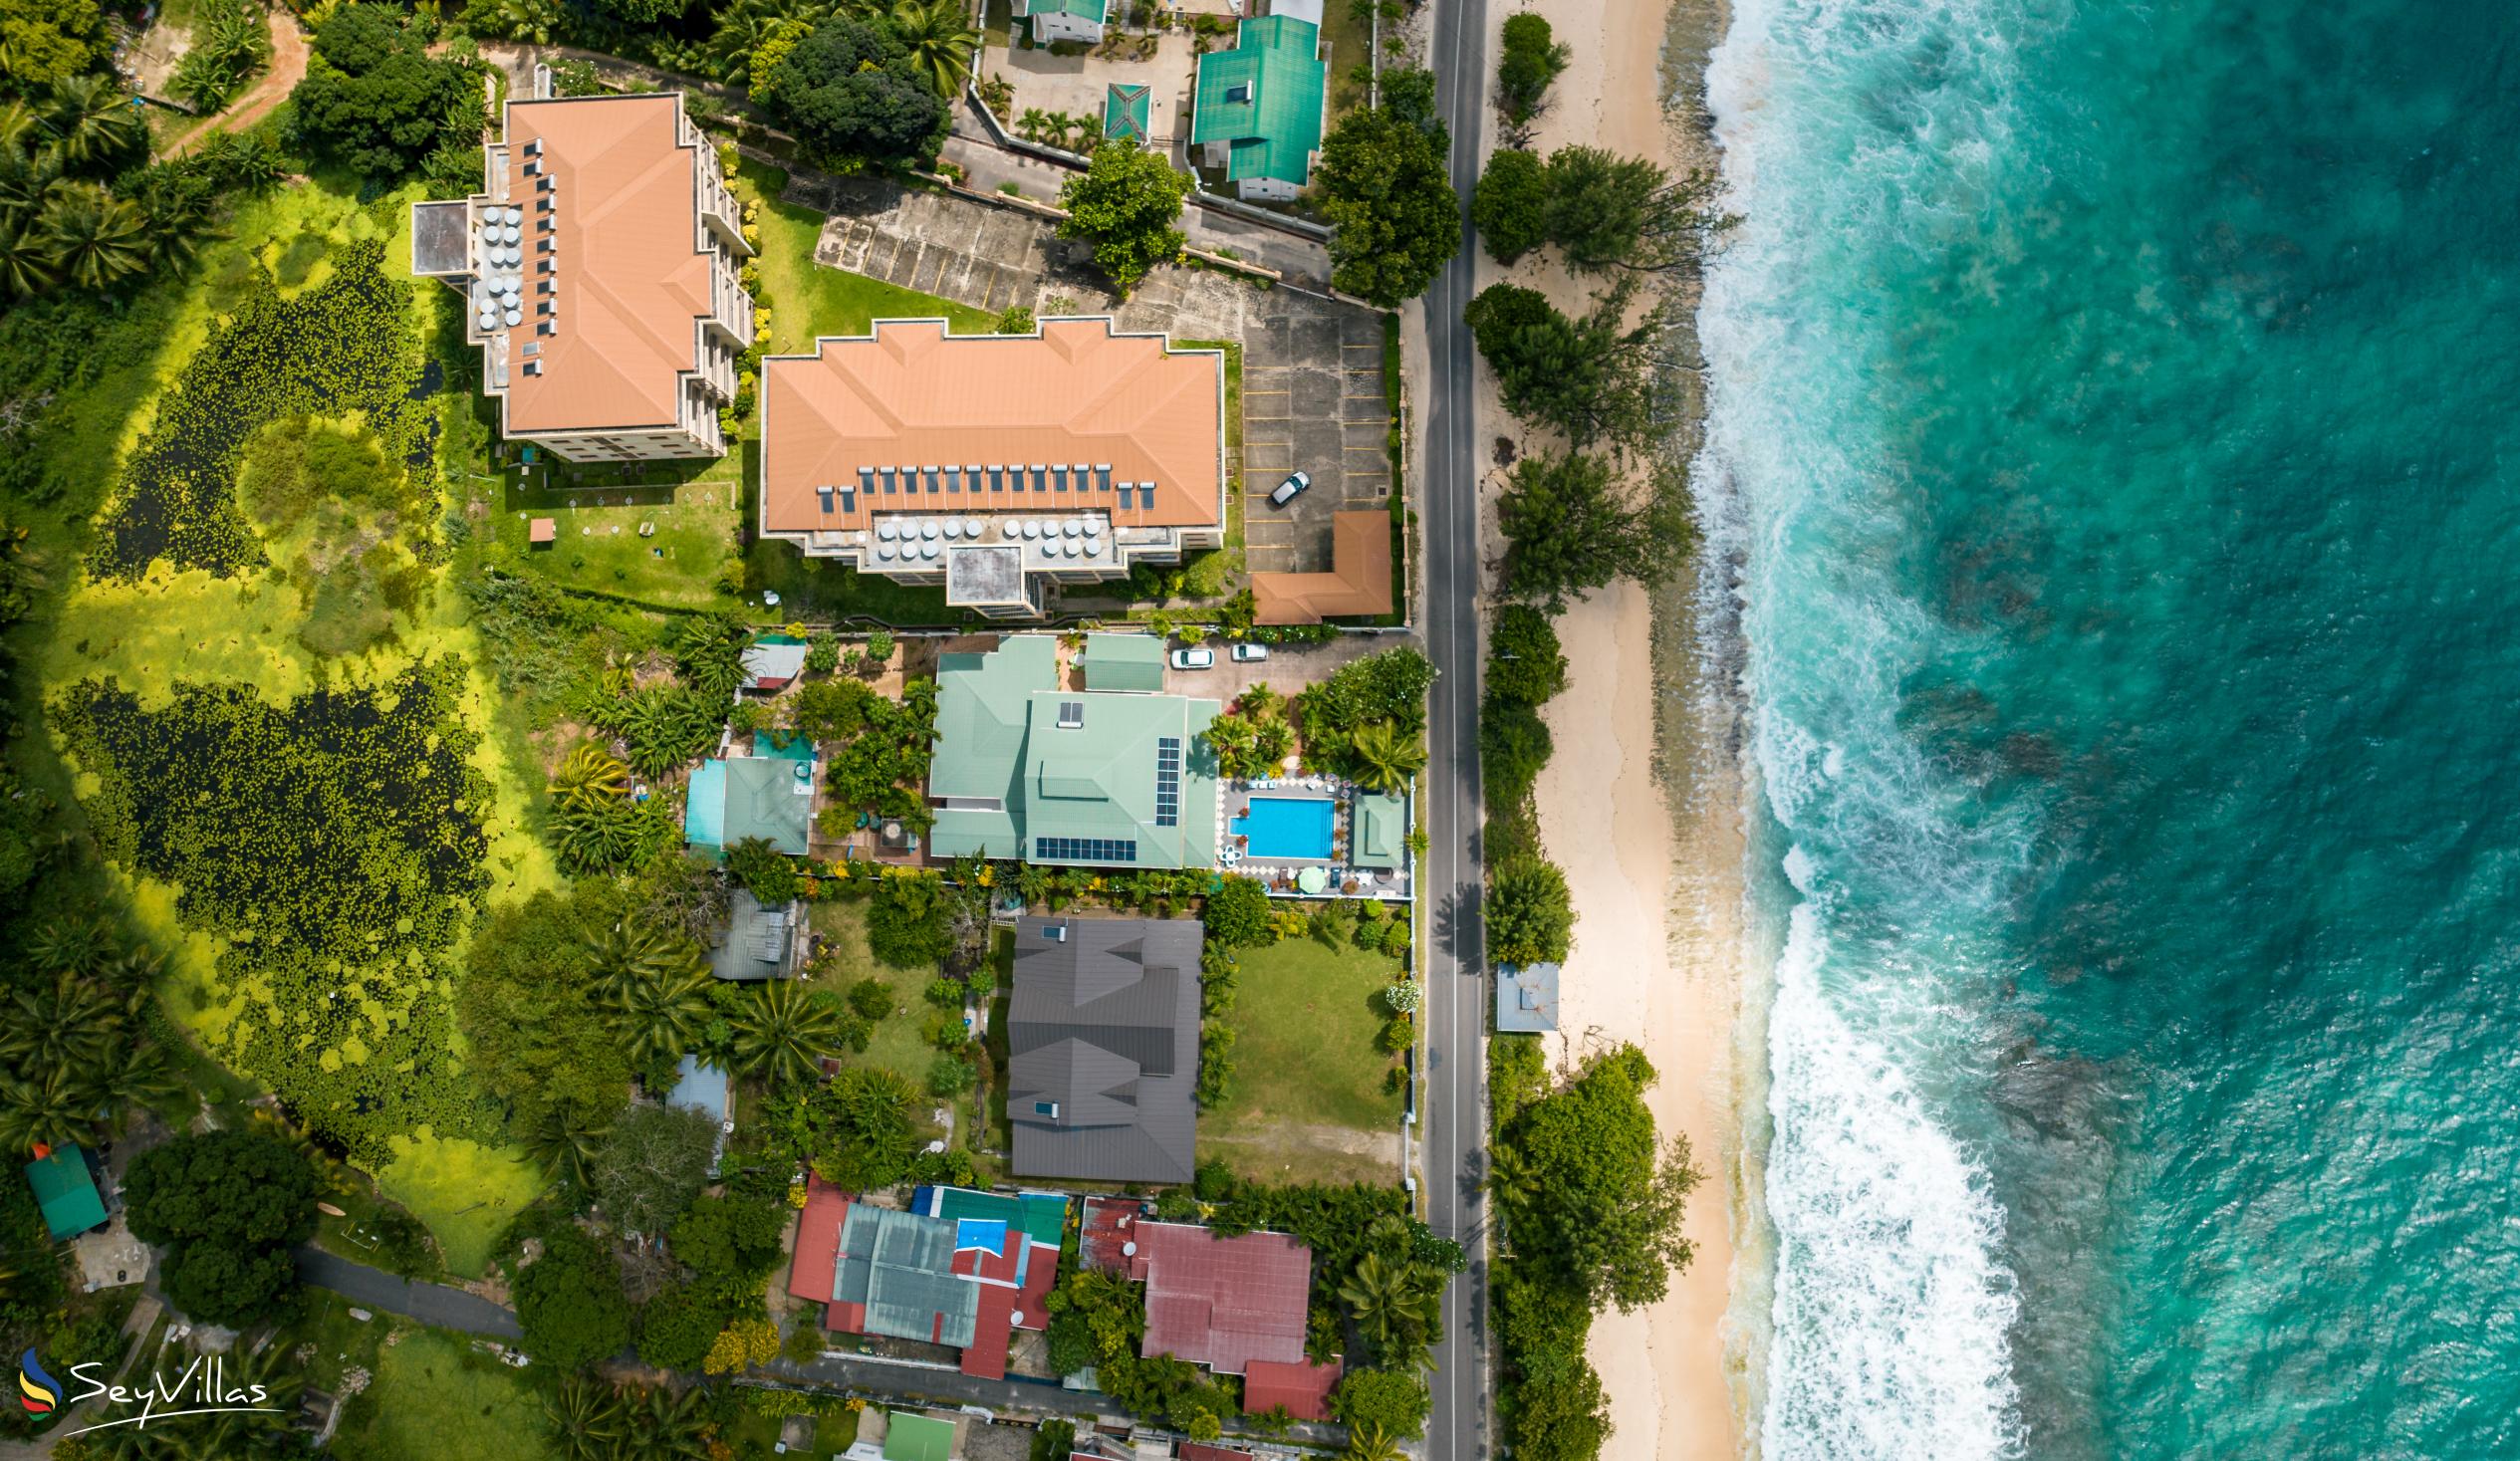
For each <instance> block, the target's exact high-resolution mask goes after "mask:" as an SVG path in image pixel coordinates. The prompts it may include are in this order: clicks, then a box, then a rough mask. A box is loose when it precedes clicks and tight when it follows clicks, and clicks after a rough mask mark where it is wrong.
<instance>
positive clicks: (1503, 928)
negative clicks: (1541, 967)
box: [1485, 857, 1575, 964]
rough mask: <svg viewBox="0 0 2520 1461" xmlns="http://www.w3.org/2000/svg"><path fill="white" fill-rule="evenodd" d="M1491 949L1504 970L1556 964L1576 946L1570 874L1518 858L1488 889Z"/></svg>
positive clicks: (1533, 859) (1547, 863) (1531, 859)
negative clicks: (1519, 966)
mask: <svg viewBox="0 0 2520 1461" xmlns="http://www.w3.org/2000/svg"><path fill="white" fill-rule="evenodd" d="M1485 912H1486V915H1487V948H1488V953H1489V954H1490V955H1492V956H1493V957H1494V958H1495V960H1496V962H1498V963H1500V964H1539V963H1555V962H1558V961H1560V960H1563V959H1564V958H1565V957H1566V956H1567V952H1568V950H1569V949H1571V948H1572V947H1574V942H1575V907H1574V902H1573V900H1572V899H1571V897H1570V896H1569V894H1568V892H1567V885H1566V873H1565V872H1564V871H1563V870H1561V869H1560V868H1559V866H1558V864H1557V863H1555V862H1551V861H1549V860H1547V859H1546V858H1542V857H1516V858H1513V859H1512V860H1510V861H1508V862H1506V863H1504V864H1503V865H1502V866H1500V867H1498V868H1497V869H1496V874H1495V877H1494V879H1493V881H1492V885H1491V886H1490V887H1489V888H1488V894H1487V906H1486V909H1485Z"/></svg>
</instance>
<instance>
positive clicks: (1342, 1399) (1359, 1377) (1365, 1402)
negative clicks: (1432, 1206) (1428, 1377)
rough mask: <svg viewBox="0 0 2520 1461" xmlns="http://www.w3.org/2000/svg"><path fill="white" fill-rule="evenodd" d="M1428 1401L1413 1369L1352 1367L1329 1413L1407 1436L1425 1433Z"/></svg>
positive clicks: (1332, 1397) (1424, 1384)
mask: <svg viewBox="0 0 2520 1461" xmlns="http://www.w3.org/2000/svg"><path fill="white" fill-rule="evenodd" d="M1368 1261H1369V1262H1371V1261H1372V1260H1370V1259H1369V1260H1368ZM1430 1404H1431V1399H1430V1397H1429V1396H1428V1395H1427V1393H1426V1382H1425V1381H1424V1380H1421V1379H1419V1378H1418V1377H1417V1375H1416V1373H1415V1372H1414V1371H1397V1370H1380V1369H1352V1370H1350V1371H1348V1374H1347V1377H1346V1378H1345V1379H1342V1380H1341V1381H1340V1382H1339V1389H1338V1391H1337V1393H1335V1394H1333V1395H1332V1396H1331V1398H1330V1409H1331V1413H1332V1414H1334V1415H1336V1416H1338V1417H1339V1418H1340V1419H1341V1420H1343V1421H1345V1422H1347V1423H1348V1424H1349V1425H1350V1426H1373V1427H1376V1428H1379V1429H1380V1430H1382V1431H1383V1432H1384V1433H1385V1434H1386V1435H1392V1436H1403V1437H1406V1438H1407V1439H1409V1440H1415V1439H1417V1438H1418V1437H1419V1436H1421V1435H1424V1434H1425V1433H1426V1411H1427V1409H1428V1408H1429V1406H1430Z"/></svg>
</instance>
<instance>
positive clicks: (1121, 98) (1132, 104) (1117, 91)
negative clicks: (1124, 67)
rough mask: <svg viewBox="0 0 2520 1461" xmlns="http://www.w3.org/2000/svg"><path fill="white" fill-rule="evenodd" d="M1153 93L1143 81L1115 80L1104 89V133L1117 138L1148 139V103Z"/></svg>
mask: <svg viewBox="0 0 2520 1461" xmlns="http://www.w3.org/2000/svg"><path fill="white" fill-rule="evenodd" d="M1151 95H1152V93H1151V91H1150V90H1149V89H1148V88H1147V87H1146V85H1145V84H1144V83H1143V82H1132V83H1130V84H1129V85H1126V86H1124V85H1122V84H1121V83H1119V82H1114V83H1112V84H1111V85H1110V86H1108V87H1105V88H1104V89H1103V135H1105V136H1107V137H1111V138H1113V139H1115V140H1119V139H1122V138H1132V139H1134V140H1136V141H1141V142H1142V141H1144V140H1145V139H1146V103H1147V99H1148V98H1149V97H1150V96H1151Z"/></svg>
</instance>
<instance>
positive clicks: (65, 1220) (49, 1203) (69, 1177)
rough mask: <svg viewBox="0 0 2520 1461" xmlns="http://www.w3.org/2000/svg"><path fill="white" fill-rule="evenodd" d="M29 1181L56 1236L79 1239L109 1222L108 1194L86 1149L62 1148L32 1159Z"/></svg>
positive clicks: (27, 1174)
mask: <svg viewBox="0 0 2520 1461" xmlns="http://www.w3.org/2000/svg"><path fill="white" fill-rule="evenodd" d="M26 1180H27V1181H28V1182H30V1183H32V1184H33V1185H34V1188H35V1205H36V1206H37V1207H40V1208H42V1209H43V1210H44V1226H45V1227H46V1228H47V1229H49V1230H50V1231H51V1233H52V1235H53V1236H54V1237H56V1238H76V1237H78V1236H79V1235H80V1234H81V1233H84V1232H87V1231H88V1230H89V1229H90V1228H98V1227H103V1226H104V1225H105V1197H104V1195H103V1194H101V1193H99V1192H98V1191H97V1178H96V1174H95V1173H94V1172H92V1171H90V1170H89V1169H88V1153H87V1152H86V1151H85V1150H83V1149H82V1148H80V1147H77V1146H64V1147H60V1148H58V1149H56V1150H53V1151H51V1152H48V1153H46V1154H45V1155H43V1156H41V1157H38V1158H37V1159H36V1160H34V1161H31V1162H28V1163H27V1164H26Z"/></svg>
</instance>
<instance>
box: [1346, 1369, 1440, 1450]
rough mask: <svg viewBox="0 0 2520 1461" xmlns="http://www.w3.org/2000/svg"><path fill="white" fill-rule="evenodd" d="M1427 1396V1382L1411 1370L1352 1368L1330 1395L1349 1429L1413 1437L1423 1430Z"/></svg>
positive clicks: (1424, 1429)
mask: <svg viewBox="0 0 2520 1461" xmlns="http://www.w3.org/2000/svg"><path fill="white" fill-rule="evenodd" d="M1430 1398H1431V1397H1430V1396H1428V1395H1427V1393H1426V1382H1425V1381H1424V1380H1421V1379H1419V1378H1418V1377H1417V1376H1416V1374H1415V1373H1414V1372H1412V1371H1401V1370H1387V1369H1352V1370H1350V1371H1348V1375H1347V1378H1345V1379H1343V1380H1341V1381H1340V1382H1339V1390H1338V1393H1336V1394H1334V1395H1333V1396H1331V1400H1330V1408H1331V1410H1332V1411H1333V1412H1334V1413H1335V1414H1337V1415H1338V1417H1339V1418H1340V1419H1341V1420H1343V1421H1346V1422H1347V1423H1348V1425H1349V1427H1350V1428H1351V1429H1356V1430H1369V1429H1370V1430H1378V1431H1381V1432H1383V1433H1384V1434H1386V1435H1390V1436H1406V1437H1407V1438H1409V1439H1410V1440H1415V1439H1416V1438H1417V1437H1419V1436H1422V1435H1424V1434H1425V1433H1426V1411H1427V1409H1428V1404H1429V1400H1430Z"/></svg>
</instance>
